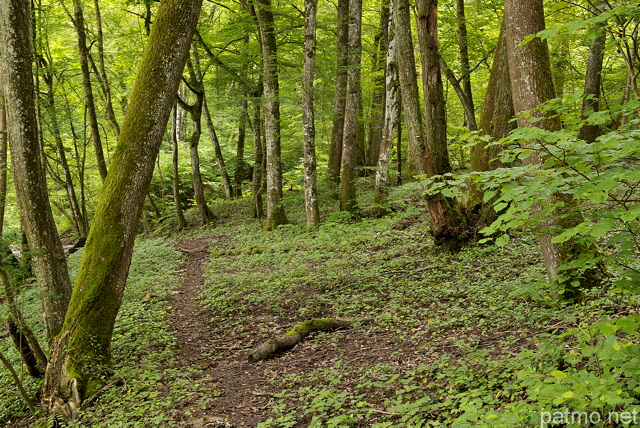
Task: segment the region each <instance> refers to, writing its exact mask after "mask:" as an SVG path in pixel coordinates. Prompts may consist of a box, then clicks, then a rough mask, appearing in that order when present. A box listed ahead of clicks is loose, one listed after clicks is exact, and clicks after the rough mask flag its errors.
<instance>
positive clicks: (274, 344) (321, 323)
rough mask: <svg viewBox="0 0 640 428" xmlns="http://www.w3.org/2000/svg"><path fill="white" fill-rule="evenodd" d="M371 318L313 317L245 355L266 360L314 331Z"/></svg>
mask: <svg viewBox="0 0 640 428" xmlns="http://www.w3.org/2000/svg"><path fill="white" fill-rule="evenodd" d="M371 321H373V319H371V318H348V319H345V318H313V319H309V320H307V321H305V322H303V323H301V324H298V325H296V326H295V327H293V328H292V329H291V330H289V331H288V332H287V333H285V334H284V335H283V336H278V337H274V338H272V339H269V340H267V341H266V342H264V343H263V344H262V345H260V346H258V347H256V348H254V350H253V351H251V353H250V354H249V356H248V357H247V358H248V360H249V362H251V363H253V362H256V361H262V360H266V359H267V358H269V357H271V356H272V355H273V354H274V353H276V352H283V351H288V350H289V349H292V348H293V347H294V346H296V345H297V344H298V343H300V342H302V341H303V340H304V338H305V337H307V336H308V335H310V334H311V333H314V332H316V331H325V332H328V331H334V330H338V329H342V328H351V327H353V325H354V324H356V323H360V324H369V323H370V322H371Z"/></svg>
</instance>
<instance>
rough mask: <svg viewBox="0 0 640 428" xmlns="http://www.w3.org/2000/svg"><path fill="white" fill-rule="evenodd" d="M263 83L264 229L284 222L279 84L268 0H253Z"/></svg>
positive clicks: (271, 13) (269, 228) (271, 14)
mask: <svg viewBox="0 0 640 428" xmlns="http://www.w3.org/2000/svg"><path fill="white" fill-rule="evenodd" d="M255 1H256V14H257V17H258V27H259V29H260V45H261V48H262V68H263V72H262V79H263V82H264V92H263V98H264V116H265V117H264V133H265V140H266V146H267V153H266V162H267V163H266V165H267V167H266V173H267V222H266V224H265V229H266V230H273V229H275V228H276V227H277V226H279V225H281V224H285V223H287V216H286V214H285V212H284V207H282V205H280V203H281V201H282V162H281V159H280V154H281V153H280V152H281V149H280V85H279V83H278V59H277V56H276V55H277V48H276V37H275V28H274V25H273V11H272V10H271V0H255Z"/></svg>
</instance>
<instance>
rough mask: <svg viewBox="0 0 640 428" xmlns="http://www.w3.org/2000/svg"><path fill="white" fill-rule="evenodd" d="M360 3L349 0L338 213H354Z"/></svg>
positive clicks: (355, 208) (358, 98) (356, 202)
mask: <svg viewBox="0 0 640 428" xmlns="http://www.w3.org/2000/svg"><path fill="white" fill-rule="evenodd" d="M361 36H362V1H361V0H349V38H348V40H349V43H348V55H347V56H348V68H347V91H346V97H347V100H346V104H345V114H344V131H343V135H342V163H341V165H340V169H341V171H340V210H342V211H347V212H350V213H355V212H356V211H357V210H358V201H357V195H356V178H357V174H356V166H357V163H356V157H357V150H358V122H359V117H360V92H361V91H360V74H361V73H360V65H361V59H362V38H361Z"/></svg>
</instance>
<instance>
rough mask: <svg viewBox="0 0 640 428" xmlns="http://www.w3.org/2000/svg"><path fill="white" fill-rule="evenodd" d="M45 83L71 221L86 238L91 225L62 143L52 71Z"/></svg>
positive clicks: (79, 233) (80, 234)
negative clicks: (80, 202)
mask: <svg viewBox="0 0 640 428" xmlns="http://www.w3.org/2000/svg"><path fill="white" fill-rule="evenodd" d="M43 75H44V81H45V83H46V85H47V98H46V103H47V105H46V110H47V112H48V113H49V122H50V126H51V133H52V134H53V139H54V141H55V147H56V153H57V154H58V163H59V164H60V167H61V168H62V172H63V174H64V178H63V179H62V184H63V185H64V188H65V190H66V193H67V201H68V203H69V209H70V210H71V219H72V221H73V224H74V226H75V228H76V231H77V232H78V236H79V237H80V238H86V237H87V234H88V233H89V225H88V223H87V220H86V218H85V217H84V215H83V214H82V209H81V207H80V204H79V203H78V197H77V196H76V189H75V186H74V184H73V177H72V175H71V169H70V168H69V162H68V161H67V155H66V152H65V148H64V143H63V141H62V135H61V134H60V126H59V124H58V114H57V111H56V105H55V96H54V90H53V80H54V74H53V72H52V71H51V70H49V71H44V72H43Z"/></svg>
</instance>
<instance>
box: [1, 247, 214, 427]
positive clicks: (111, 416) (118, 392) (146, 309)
mask: <svg viewBox="0 0 640 428" xmlns="http://www.w3.org/2000/svg"><path fill="white" fill-rule="evenodd" d="M80 257H81V252H79V253H76V254H73V255H71V256H70V257H69V259H68V260H69V267H70V271H71V274H72V277H74V276H75V273H76V271H77V267H78V264H79V261H80ZM182 262H183V257H182V255H181V254H180V253H179V252H178V251H176V249H175V247H174V245H173V244H172V243H171V242H169V241H166V240H163V239H159V238H153V239H148V238H147V239H145V238H141V239H138V241H137V243H136V246H135V249H134V254H133V259H132V263H131V268H130V273H129V278H128V280H127V287H126V289H125V294H124V298H123V303H122V307H121V309H120V312H119V314H118V318H117V321H116V325H115V331H114V336H113V343H112V350H113V358H114V367H113V377H119V378H121V379H122V382H121V383H119V384H117V385H113V386H111V387H109V388H108V389H107V390H106V391H105V392H104V393H103V394H102V395H101V396H100V398H99V399H98V400H97V402H96V403H95V404H94V405H92V406H90V407H88V408H87V409H85V410H81V412H80V419H79V420H78V421H77V422H74V423H70V424H69V426H76V427H80V426H91V427H139V426H184V422H179V421H183V420H185V419H188V415H184V414H180V411H179V410H178V408H179V403H182V402H185V401H187V400H189V401H193V400H195V401H200V400H201V399H203V397H205V398H206V397H209V396H210V395H211V393H212V392H211V391H204V388H203V387H202V386H201V385H200V384H199V383H198V382H194V381H192V380H191V375H192V371H193V369H191V368H188V367H182V366H180V365H179V364H177V363H176V360H175V355H176V350H175V345H176V344H175V339H174V337H173V333H172V332H171V331H170V329H169V323H170V318H169V317H170V314H169V313H168V310H169V304H168V303H167V301H166V300H165V296H167V295H168V294H169V293H170V292H172V290H173V289H174V288H175V286H176V281H177V273H176V270H177V269H178V267H179V266H180V265H181V264H182ZM36 297H37V292H36V290H35V288H34V287H30V288H27V289H24V290H22V291H21V293H20V303H19V306H20V307H21V309H22V311H23V312H24V313H25V315H27V316H28V318H29V319H30V320H34V321H35V320H36V319H37V315H38V314H39V308H38V302H37V298H36ZM35 325H38V324H35ZM40 334H41V335H42V332H41V331H40ZM0 346H2V347H3V348H2V349H3V351H5V352H6V353H7V354H8V355H10V356H11V358H12V361H13V362H14V364H16V367H20V364H19V361H18V358H17V356H16V355H15V351H14V350H13V349H9V347H8V340H3V341H2V342H0ZM23 377H24V378H25V380H26V381H27V383H26V385H27V387H28V390H29V392H30V393H31V394H32V395H33V396H34V397H36V396H37V392H38V389H39V387H40V383H39V382H36V381H31V380H28V376H26V375H23ZM0 403H1V405H0V425H2V424H4V425H2V426H7V427H10V426H13V425H12V423H13V422H12V421H15V420H18V419H19V418H20V417H24V416H25V415H26V414H27V413H28V411H27V409H26V408H25V406H24V404H23V402H22V400H21V399H20V397H19V395H18V393H17V390H16V388H15V386H14V385H13V384H12V382H11V381H10V380H9V378H8V374H7V373H6V370H4V368H3V369H2V370H0Z"/></svg>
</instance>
